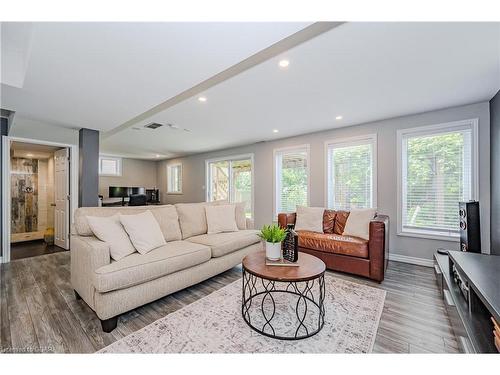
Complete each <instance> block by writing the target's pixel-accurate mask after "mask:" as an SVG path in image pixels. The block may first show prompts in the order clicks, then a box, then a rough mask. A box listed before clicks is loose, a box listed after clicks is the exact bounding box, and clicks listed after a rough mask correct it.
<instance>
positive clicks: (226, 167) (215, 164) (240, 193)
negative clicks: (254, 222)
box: [205, 154, 253, 218]
mask: <svg viewBox="0 0 500 375" xmlns="http://www.w3.org/2000/svg"><path fill="white" fill-rule="evenodd" d="M205 165H206V177H207V194H206V200H207V202H213V201H218V200H227V201H228V202H231V203H237V202H245V215H246V217H248V218H251V217H252V216H253V154H247V155H237V156H228V157H225V158H218V159H212V160H207V161H206V162H205Z"/></svg>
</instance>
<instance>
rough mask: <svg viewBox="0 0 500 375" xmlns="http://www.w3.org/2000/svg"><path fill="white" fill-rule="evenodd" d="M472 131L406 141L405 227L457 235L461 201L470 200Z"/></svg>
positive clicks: (411, 138) (447, 133) (415, 137)
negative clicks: (455, 233)
mask: <svg viewBox="0 0 500 375" xmlns="http://www.w3.org/2000/svg"><path fill="white" fill-rule="evenodd" d="M471 136H472V132H471V130H461V131H454V132H446V133H440V134H431V135H419V136H408V137H406V138H405V139H404V140H403V149H404V150H406V152H405V154H403V158H404V160H403V163H404V165H405V167H406V168H404V169H403V185H404V190H403V226H404V227H406V228H410V229H411V228H417V229H418V228H420V229H426V230H431V231H439V232H443V231H449V232H458V225H459V218H458V202H460V201H467V200H470V199H471V197H472V195H471V193H472V175H471V161H472V155H471Z"/></svg>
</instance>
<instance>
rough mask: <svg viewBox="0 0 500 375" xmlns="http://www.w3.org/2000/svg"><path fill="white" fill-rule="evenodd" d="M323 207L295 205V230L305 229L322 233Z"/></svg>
mask: <svg viewBox="0 0 500 375" xmlns="http://www.w3.org/2000/svg"><path fill="white" fill-rule="evenodd" d="M324 212H325V209H324V208H323V207H304V206H297V218H296V219H295V230H307V231H311V232H317V233H323V214H324Z"/></svg>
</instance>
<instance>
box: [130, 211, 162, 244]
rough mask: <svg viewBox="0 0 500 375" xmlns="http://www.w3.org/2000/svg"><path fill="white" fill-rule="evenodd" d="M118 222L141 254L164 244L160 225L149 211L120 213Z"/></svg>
mask: <svg viewBox="0 0 500 375" xmlns="http://www.w3.org/2000/svg"><path fill="white" fill-rule="evenodd" d="M120 222H121V223H122V225H123V227H124V228H125V231H126V232H127V233H128V235H129V237H130V240H131V241H132V244H133V245H134V247H135V248H136V249H137V251H138V252H139V253H141V254H146V253H148V252H150V251H151V250H153V249H156V248H157V247H160V246H162V245H165V244H166V241H165V238H164V237H163V234H162V232H161V229H160V225H159V224H158V221H156V219H155V217H154V216H153V214H152V213H151V211H146V212H142V213H140V214H137V215H120Z"/></svg>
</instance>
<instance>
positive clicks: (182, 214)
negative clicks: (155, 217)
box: [175, 201, 220, 239]
mask: <svg viewBox="0 0 500 375" xmlns="http://www.w3.org/2000/svg"><path fill="white" fill-rule="evenodd" d="M219 203H220V202H219V201H217V202H200V203H177V204H176V205H175V208H176V209H177V215H179V224H180V226H181V232H182V239H186V238H189V237H193V236H197V235H199V234H205V233H207V230H208V226H207V216H206V214H205V206H207V205H217V204H219Z"/></svg>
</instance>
